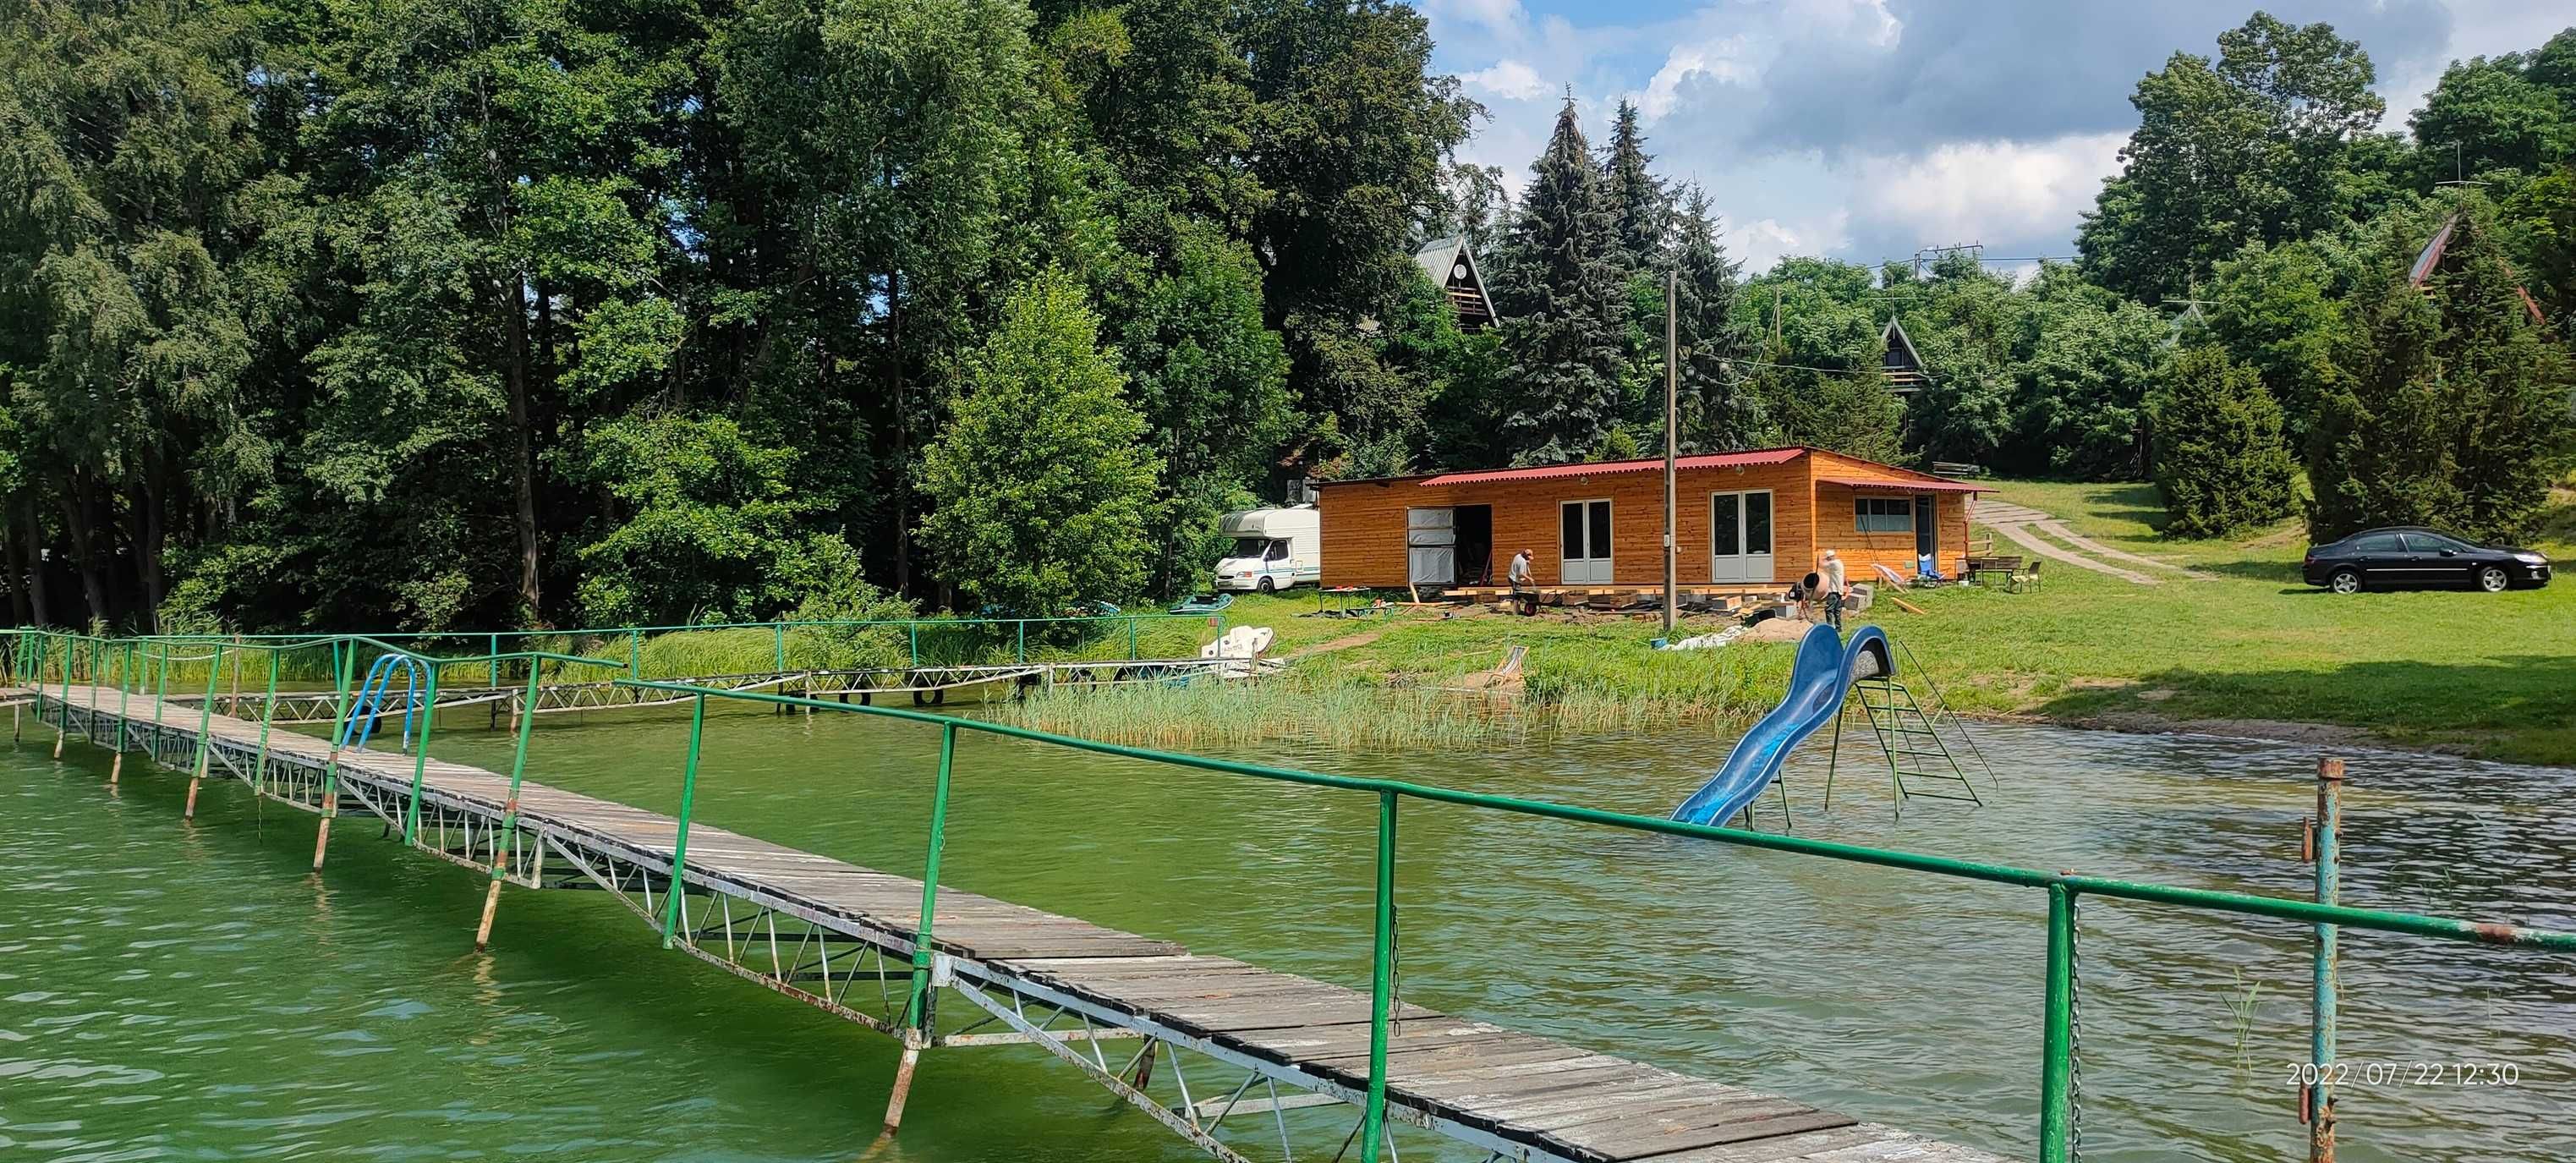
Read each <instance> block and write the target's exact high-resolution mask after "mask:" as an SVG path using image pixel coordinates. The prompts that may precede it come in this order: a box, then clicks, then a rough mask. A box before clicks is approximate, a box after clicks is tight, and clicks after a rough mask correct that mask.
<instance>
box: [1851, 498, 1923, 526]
mask: <svg viewBox="0 0 2576 1163" xmlns="http://www.w3.org/2000/svg"><path fill="white" fill-rule="evenodd" d="M1852 528H1853V529H1854V530H1856V531H1858V532H1862V533H1912V532H1913V531H1914V500H1913V498H1911V497H1854V498H1852Z"/></svg>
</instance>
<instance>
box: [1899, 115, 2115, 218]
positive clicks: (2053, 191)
mask: <svg viewBox="0 0 2576 1163" xmlns="http://www.w3.org/2000/svg"><path fill="white" fill-rule="evenodd" d="M2127 140H2128V139H2127V135H2125V134H2119V133H2087V134H2070V135H2068V136H2065V137H2060V138H2056V139H2053V140H2050V141H2043V142H2014V141H1975V142H1954V143H1952V144H1949V145H1943V146H1939V147H1937V148H1935V149H1933V150H1932V151H1931V152H1929V153H1926V154H1922V155H1919V156H1914V157H1872V158H1868V159H1865V160H1863V161H1862V162H1861V163H1860V165H1859V167H1858V178H1859V180H1858V182H1857V183H1856V187H1857V190H1856V192H1857V194H1858V198H1859V202H1860V210H1861V213H1862V214H1864V215H1865V216H1867V217H1869V218H1871V219H1872V220H1873V221H1874V223H1878V224H1892V225H1895V226H1898V227H1902V228H1903V229H1905V230H1906V231H1908V232H1910V233H1912V234H1914V235H1916V236H1918V237H1921V238H1924V239H1927V240H1931V242H1932V243H1934V244H1940V245H1946V244H1949V243H1964V242H1975V241H1978V240H1981V239H1983V240H2000V239H2013V238H2028V237H2032V236H2034V235H2046V234H2053V233H2056V232H2058V231H2061V230H2064V229H2065V228H2066V226H2067V225H2069V224H2071V223H2073V222H2074V221H2075V218H2076V215H2078V214H2081V213H2082V212H2084V211H2085V210H2087V209H2089V208H2091V207H2092V205H2093V199H2094V196H2095V195H2096V194H2098V193H2100V192H2101V189H2102V179H2103V178H2105V177H2108V176H2110V175H2111V174H2112V173H2114V172H2116V171H2117V170H2118V169H2119V166H2120V162H2119V153H2120V146H2121V145H2122V144H2124V143H2125V142H2126V141H2127Z"/></svg>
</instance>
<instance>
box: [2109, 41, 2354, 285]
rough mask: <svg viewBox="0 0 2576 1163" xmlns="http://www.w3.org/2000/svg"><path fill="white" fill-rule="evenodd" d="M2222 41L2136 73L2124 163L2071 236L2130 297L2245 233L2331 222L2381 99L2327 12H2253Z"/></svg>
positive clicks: (2280, 236) (2190, 274)
mask: <svg viewBox="0 0 2576 1163" xmlns="http://www.w3.org/2000/svg"><path fill="white" fill-rule="evenodd" d="M2218 43H2219V56H2218V59H2217V60H2216V61H2215V62H2213V61H2211V60H2210V59H2209V58H2206V57H2201V56H2195V55H2192V54H2190V53H2175V54H2174V55H2173V57H2172V58H2171V59H2169V60H2168V61H2167V62H2166V63H2165V67H2164V68H2163V69H2162V70H2160V71H2157V72H2153V73H2149V74H2147V76H2146V78H2145V79H2144V80H2141V81H2140V82H2138V87H2137V91H2136V92H2135V93H2134V94H2133V95H2132V96H2131V97H2130V98H2129V103H2130V104H2131V105H2134V106H2136V107H2137V110H2138V114H2139V125H2138V129H2137V131H2136V132H2135V133H2132V134H2131V135H2130V136H2129V142H2128V144H2127V145H2126V146H2125V147H2123V148H2122V149H2121V151H2120V160H2121V161H2122V162H2123V163H2124V164H2125V166H2126V168H2125V169H2124V170H2123V171H2122V172H2121V173H2120V174H2119V175H2118V176H2116V177H2113V178H2111V179H2109V180H2108V181H2106V182H2104V183H2103V189H2102V194H2101V197H2100V199H2099V201H2098V203H2097V204H2096V206H2095V209H2094V211H2093V212H2092V213H2090V214H2088V215H2086V216H2085V219H2084V225H2083V228H2082V230H2081V231H2080V232H2079V234H2078V235H2077V238H2076V247H2077V249H2078V250H2079V251H2080V252H2081V253H2082V255H2083V264H2084V269H2085V272H2086V273H2087V274H2089V275H2091V276H2092V277H2093V278H2094V279H2096V280H2097V281H2099V282H2100V283H2101V284H2102V285H2104V286H2106V287H2109V288H2111V289H2112V290H2114V291H2117V292H2119V293H2120V294H2123V295H2126V296H2128V297H2130V298H2133V299H2138V300H2141V301H2146V302H2154V301H2157V300H2160V299H2164V298H2167V297H2172V296H2178V295H2183V294H2186V293H2187V292H2188V290H2189V288H2191V287H2192V286H2193V285H2195V284H2196V283H2197V282H2198V281H2200V280H2201V279H2203V278H2205V277H2207V275H2208V274H2209V270H2210V268H2211V266H2212V265H2213V264H2215V263H2216V262H2217V261H2218V260H2219V259H2222V258H2226V257H2228V256H2230V255H2233V254H2235V253H2236V251H2237V250H2238V249H2239V248H2241V247H2243V246H2244V245H2245V244H2246V243H2248V242H2255V241H2262V242H2283V241H2287V240H2289V239H2293V238H2298V237H2302V236H2304V235H2306V234H2308V233H2311V232H2312V231H2314V230H2316V229H2318V228H2319V227H2321V226H2323V225H2325V224H2327V223H2329V222H2331V221H2333V220H2334V219H2335V217H2336V215H2337V213H2338V211H2339V209H2340V195H2341V192H2342V190H2341V183H2342V181H2343V175H2344V174H2345V172H2346V161H2347V154H2348V152H2349V150H2350V146H2351V142H2352V140H2353V139H2354V138H2355V137H2356V136H2358V135H2360V134H2363V133H2365V132H2367V131H2368V130H2369V129H2370V128H2371V127H2372V126H2374V125H2376V124H2378V122H2379V118H2380V115H2381V113H2382V112H2384V111H2385V108H2386V105H2385V103H2384V102H2382V101H2381V100H2380V99H2379V97H2378V96H2377V95H2375V94H2373V93H2372V92H2371V85H2372V83H2373V81H2374V80H2375V73H2374V72H2373V70H2372V68H2371V63H2370V56H2369V54H2367V53H2365V52H2363V51H2362V49H2361V46H2360V45H2359V44H2357V43H2355V42H2353V41H2349V40H2344V39H2342V38H2340V37H2338V36H2336V35H2335V31H2334V29H2333V28H2332V27H2331V26H2329V25H2325V24H2310V25H2304V26H2292V25H2288V24H2284V23H2282V22H2281V21H2279V20H2277V19H2274V18H2273V17H2272V16H2270V15H2268V14H2265V13H2261V12H2257V13H2255V14H2254V16H2253V17H2252V18H2251V19H2249V20H2247V21H2246V22H2245V24H2244V25H2243V26H2242V27H2239V28H2236V29H2233V30H2231V31H2229V32H2226V33H2224V34H2222V35H2220V37H2219V38H2218Z"/></svg>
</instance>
